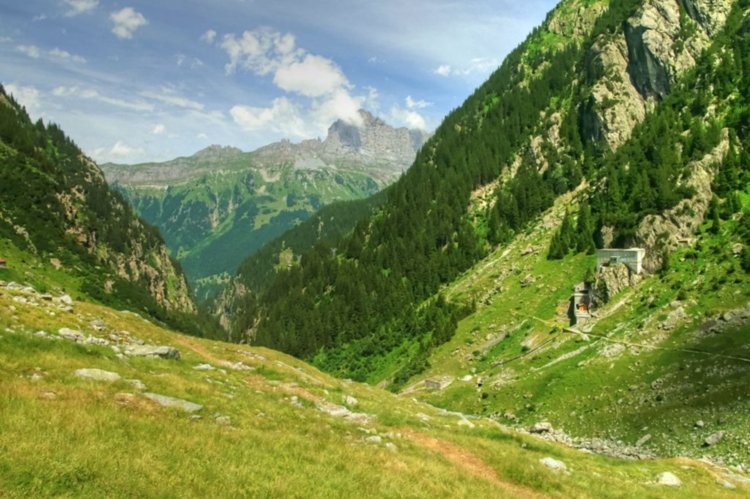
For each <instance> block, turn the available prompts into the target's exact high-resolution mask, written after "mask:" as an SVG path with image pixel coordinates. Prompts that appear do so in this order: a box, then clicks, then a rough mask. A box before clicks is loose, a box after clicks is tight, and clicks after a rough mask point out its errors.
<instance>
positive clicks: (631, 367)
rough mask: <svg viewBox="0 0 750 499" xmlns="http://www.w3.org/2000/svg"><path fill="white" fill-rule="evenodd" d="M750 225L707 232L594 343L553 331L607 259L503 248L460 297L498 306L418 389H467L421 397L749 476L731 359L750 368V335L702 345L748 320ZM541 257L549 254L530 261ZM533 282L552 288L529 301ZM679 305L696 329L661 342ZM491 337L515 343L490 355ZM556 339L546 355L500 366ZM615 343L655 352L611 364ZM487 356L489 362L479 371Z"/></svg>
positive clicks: (543, 235)
mask: <svg viewBox="0 0 750 499" xmlns="http://www.w3.org/2000/svg"><path fill="white" fill-rule="evenodd" d="M562 203H563V204H564V203H565V201H562ZM559 205H560V203H558V207H556V208H555V209H554V210H553V213H554V212H555V210H557V209H558V208H559ZM736 224H737V222H735V221H726V222H722V230H721V232H720V233H719V234H718V235H712V234H710V233H709V232H707V231H706V229H708V228H709V227H710V225H711V224H710V223H707V224H705V226H704V227H703V228H701V230H700V231H699V234H698V241H697V243H696V245H695V246H694V247H693V248H681V249H679V250H678V251H677V252H675V253H674V254H673V255H672V256H671V270H670V271H669V272H668V273H666V274H665V275H656V276H652V277H648V278H646V279H645V280H643V281H642V282H641V283H640V284H639V285H638V286H637V287H636V288H634V289H631V290H626V291H624V292H622V293H621V294H620V295H618V296H615V297H614V298H613V299H612V301H611V302H610V305H609V306H608V307H605V309H603V310H602V311H601V312H602V313H603V314H607V313H611V315H609V316H607V317H605V318H602V319H601V320H599V321H598V322H597V323H596V325H595V326H594V328H593V331H592V335H591V336H590V338H589V341H582V340H581V338H580V337H578V336H576V335H571V334H563V333H561V332H560V330H559V329H557V330H555V329H553V328H552V327H551V325H552V324H558V326H563V325H565V324H566V322H567V320H566V319H565V318H564V317H560V316H557V310H556V308H557V306H558V305H564V304H565V302H566V300H567V299H568V298H569V297H570V294H571V292H572V287H573V285H574V284H576V283H577V282H579V281H580V280H581V278H582V277H583V275H584V274H585V273H586V271H587V269H589V268H593V265H594V259H593V258H592V257H587V256H583V255H578V256H575V257H572V256H569V257H567V258H565V259H564V260H562V261H555V262H550V261H547V260H546V258H545V251H546V248H547V247H548V245H549V237H550V235H551V231H545V230H541V227H537V228H536V229H535V230H534V231H533V232H532V234H533V235H531V236H527V235H523V236H521V237H520V238H519V239H518V240H516V241H515V242H513V243H512V244H511V245H510V246H509V247H506V248H500V249H499V250H498V251H497V252H496V253H495V254H494V255H492V256H490V257H489V258H488V259H487V260H486V261H484V262H481V263H480V264H478V265H477V266H476V268H475V269H474V270H472V271H471V272H468V273H467V274H466V275H465V276H464V277H463V278H462V279H461V280H459V281H458V282H457V283H455V284H454V285H453V286H452V287H451V288H450V289H449V290H448V295H449V296H450V297H451V299H453V300H461V301H464V302H467V301H468V300H471V299H475V300H477V301H478V302H480V303H481V302H482V300H483V299H484V298H485V297H487V296H490V301H489V302H487V303H488V304H486V305H481V304H480V306H479V308H478V310H477V312H476V313H474V314H472V315H471V316H469V317H467V318H466V319H464V320H463V321H462V322H461V323H460V324H459V328H458V332H457V334H456V336H455V337H454V338H453V340H452V341H451V342H449V343H448V344H446V345H444V346H442V347H440V348H439V349H437V350H436V351H435V353H434V354H433V356H432V357H431V358H430V363H431V365H432V368H431V369H430V370H428V371H427V372H426V373H424V374H423V375H421V376H419V377H417V378H416V379H414V380H412V381H413V382H414V383H415V384H414V385H413V386H416V387H418V386H419V382H421V380H423V379H426V378H429V377H433V376H451V377H454V378H456V381H455V382H454V383H453V384H452V385H451V386H450V387H448V388H447V389H445V390H443V391H433V392H424V391H419V390H418V391H417V392H415V393H413V394H410V395H409V396H417V397H418V398H420V399H421V400H425V401H428V402H430V403H431V404H434V405H436V406H439V407H444V408H446V409H449V410H456V411H461V412H464V413H468V414H478V415H483V416H489V415H491V414H499V415H500V416H501V421H505V420H504V419H503V418H502V415H503V414H505V413H506V412H509V413H513V414H514V415H515V416H516V417H517V418H518V420H517V424H519V425H521V426H528V425H530V424H532V423H534V422H538V421H550V422H551V423H552V424H553V426H555V427H556V428H562V429H564V430H565V431H566V432H567V433H568V434H570V435H573V436H579V437H592V436H596V437H602V438H608V439H611V440H621V441H623V442H624V443H626V444H630V445H633V444H634V443H635V442H636V441H637V440H638V439H640V438H641V437H643V436H644V435H646V434H651V435H652V439H651V441H649V442H648V443H647V444H646V446H645V448H646V449H648V450H650V451H653V452H656V453H657V454H659V455H662V456H691V457H701V456H703V455H708V456H711V457H713V458H716V459H723V460H725V461H726V462H727V463H729V464H740V463H747V462H749V461H750V448H749V447H748V446H747V437H746V436H747V435H748V434H750V418H749V417H747V416H746V415H747V414H748V413H749V412H750V400H749V399H748V397H747V395H746V394H747V389H746V381H745V380H747V378H748V376H749V375H750V363H748V362H743V361H740V360H733V359H728V358H725V357H721V356H729V357H732V356H737V357H745V358H748V359H750V327H744V328H741V329H738V330H736V331H733V332H725V333H723V334H721V335H708V336H706V335H696V333H695V331H696V330H697V329H698V328H699V326H700V325H701V324H702V323H703V322H704V321H706V320H708V319H709V318H712V317H715V316H716V315H718V314H720V313H722V312H724V311H726V310H732V309H736V308H740V307H743V306H745V305H746V304H747V303H748V300H749V299H750V291H749V290H750V276H748V275H747V274H746V273H744V272H743V271H742V270H741V269H740V268H739V263H738V261H737V260H736V259H734V258H733V257H732V256H731V253H730V250H731V248H732V246H733V245H734V244H735V243H736V242H737V239H736V236H735V235H734V234H735V231H734V228H735V226H736ZM531 245H536V246H542V247H543V248H544V250H542V251H541V252H539V253H537V254H534V255H527V256H521V254H520V253H521V251H522V250H523V249H524V248H526V247H528V246H531ZM503 255H505V256H504V257H503ZM527 275H533V276H538V277H541V279H540V280H539V281H537V282H536V283H535V284H533V285H531V286H529V287H526V288H523V287H522V286H521V285H520V280H522V279H524V278H525V277H526V276H527ZM539 284H543V285H544V287H543V288H539V287H538V285H539ZM498 289H500V290H501V291H500V292H498V293H495V294H492V291H493V290H498ZM678 299H680V300H681V305H682V306H683V307H684V308H685V310H686V313H687V314H688V318H687V319H686V320H685V321H683V322H682V323H681V324H680V325H678V327H677V328H676V329H674V330H670V331H664V330H662V329H660V328H659V327H658V326H659V324H660V323H661V322H662V321H663V320H664V319H666V318H667V316H668V315H669V314H670V313H671V312H672V308H671V307H670V303H671V302H674V301H675V300H678ZM619 302H622V303H621V306H620V307H619V308H617V309H616V310H615V305H616V304H618V303H619ZM610 309H612V311H611V312H610ZM539 319H541V320H539ZM488 334H491V335H495V336H497V335H508V334H510V336H509V337H507V338H505V339H503V340H501V341H499V342H498V343H497V344H496V345H494V346H491V347H490V348H488V349H486V351H485V350H483V349H482V346H483V345H487V344H489V343H490V342H489V341H488V340H487V337H486V336H487V335H488ZM596 335H603V336H605V337H607V338H606V339H600V338H598V337H597V336H596ZM552 338H554V341H552V343H551V344H549V345H547V346H546V347H545V348H543V349H541V350H538V351H532V352H530V353H528V355H526V356H525V357H522V358H519V359H515V360H512V361H511V362H508V363H505V364H502V365H498V363H501V362H503V361H508V360H510V359H514V358H515V357H517V356H518V355H519V354H521V353H523V350H524V349H534V348H535V347H536V346H538V345H540V344H542V343H544V342H545V341H547V340H549V339H552ZM612 341H615V342H627V343H631V344H635V345H642V347H635V348H634V347H629V346H627V345H622V350H623V351H622V352H620V353H616V354H615V355H612V356H611V357H608V356H606V355H605V352H607V351H613V350H612V348H613V345H615V344H614V343H612ZM649 345H652V346H654V347H658V349H653V348H649V347H648V346H649ZM524 346H526V348H524ZM616 348H620V347H616ZM477 350H481V351H482V354H481V355H480V356H476V355H474V357H475V358H474V360H473V361H469V360H467V358H466V356H467V355H471V354H472V352H476V351H477ZM692 350H697V351H700V352H703V353H693V352H691V351H692ZM615 352H616V351H615ZM717 356H719V357H717ZM472 371H475V372H476V374H475V376H474V377H473V378H472V380H471V381H468V382H463V381H460V378H461V377H463V376H465V375H467V374H470V373H471V372H472ZM477 377H481V378H483V379H484V386H483V387H482V389H481V390H479V389H477V388H476V379H477ZM657 380H658V381H657ZM655 381H656V382H657V385H655V387H654V388H652V386H651V385H652V383H654V382H655ZM495 382H497V384H496V385H493V384H494V383H495ZM658 383H661V385H658ZM631 387H632V389H631ZM698 420H702V421H704V422H705V427H704V428H703V429H696V428H694V424H695V422H696V421H698ZM720 430H721V431H726V437H725V439H724V440H723V441H722V442H721V443H719V444H718V445H715V446H712V447H711V448H708V449H707V448H705V447H703V445H702V444H703V441H704V439H705V438H706V437H708V436H709V435H711V434H713V433H716V432H717V431H720Z"/></svg>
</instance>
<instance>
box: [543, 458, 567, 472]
mask: <svg viewBox="0 0 750 499" xmlns="http://www.w3.org/2000/svg"><path fill="white" fill-rule="evenodd" d="M539 462H540V463H541V464H543V465H545V466H546V467H547V468H549V469H551V470H553V471H565V470H567V469H568V467H567V466H565V463H563V462H562V461H558V460H557V459H553V458H551V457H545V458H544V459H540V460H539Z"/></svg>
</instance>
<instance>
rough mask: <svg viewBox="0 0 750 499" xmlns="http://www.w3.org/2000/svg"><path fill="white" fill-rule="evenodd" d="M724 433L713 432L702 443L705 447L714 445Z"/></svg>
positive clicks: (720, 439)
mask: <svg viewBox="0 0 750 499" xmlns="http://www.w3.org/2000/svg"><path fill="white" fill-rule="evenodd" d="M724 435H725V432H723V431H719V432H717V433H714V434H713V435H711V436H710V437H708V438H707V439H706V440H705V441H704V442H703V445H705V446H706V447H710V446H712V445H716V444H718V443H719V442H721V441H722V440H723V439H724Z"/></svg>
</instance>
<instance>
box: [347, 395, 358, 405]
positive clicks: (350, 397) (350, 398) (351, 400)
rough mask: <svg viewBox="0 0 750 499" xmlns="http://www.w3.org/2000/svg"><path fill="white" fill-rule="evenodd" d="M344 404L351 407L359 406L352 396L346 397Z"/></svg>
mask: <svg viewBox="0 0 750 499" xmlns="http://www.w3.org/2000/svg"><path fill="white" fill-rule="evenodd" d="M344 404H346V405H348V406H349V407H355V406H356V405H358V404H359V401H358V400H357V399H355V398H354V397H352V396H350V395H345V396H344Z"/></svg>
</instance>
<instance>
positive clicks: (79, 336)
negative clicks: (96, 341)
mask: <svg viewBox="0 0 750 499" xmlns="http://www.w3.org/2000/svg"><path fill="white" fill-rule="evenodd" d="M58 333H59V334H60V336H62V337H63V338H65V339H66V340H70V341H77V342H84V341H86V336H84V334H83V333H82V332H80V331H75V330H73V329H68V328H67V327H64V328H60V330H59V331H58Z"/></svg>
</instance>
